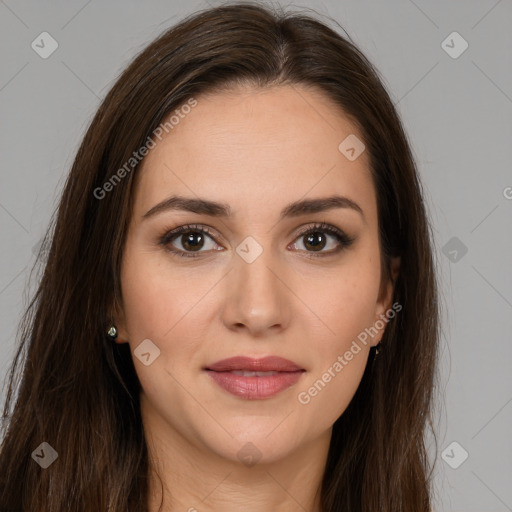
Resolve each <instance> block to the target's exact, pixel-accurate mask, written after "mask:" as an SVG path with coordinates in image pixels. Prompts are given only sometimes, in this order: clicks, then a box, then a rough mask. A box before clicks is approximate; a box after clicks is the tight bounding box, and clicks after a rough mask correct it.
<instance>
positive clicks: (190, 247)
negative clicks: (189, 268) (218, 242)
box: [160, 225, 219, 258]
mask: <svg viewBox="0 0 512 512" xmlns="http://www.w3.org/2000/svg"><path fill="white" fill-rule="evenodd" d="M185 235H186V236H185ZM206 238H209V239H210V240H211V241H213V238H212V237H211V235H210V231H209V229H208V228H207V227H205V226H203V227H199V226H197V225H186V226H180V227H179V228H176V229H173V230H172V231H169V232H167V233H166V234H165V235H164V236H163V237H162V238H161V239H160V244H161V245H163V246H165V247H166V248H167V250H168V251H170V252H171V253H174V254H175V255H177V256H183V257H188V258H194V257H196V254H194V253H198V252H205V251H201V250H200V249H202V248H203V247H204V243H205V239H206ZM175 239H176V240H177V241H179V243H180V245H181V246H182V249H180V248H177V249H176V246H173V247H174V248H173V247H170V246H169V245H172V244H173V242H174V240H175ZM214 245H215V244H214ZM214 250H219V249H214Z"/></svg>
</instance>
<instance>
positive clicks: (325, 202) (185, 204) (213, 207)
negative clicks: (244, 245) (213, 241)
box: [142, 195, 366, 222]
mask: <svg viewBox="0 0 512 512" xmlns="http://www.w3.org/2000/svg"><path fill="white" fill-rule="evenodd" d="M334 208H349V209H352V210H354V211H356V212H358V213H359V214H360V215H361V216H362V217H363V219H364V220H365V222H366V219H365V217H364V213H363V210H362V208H361V207H360V206H359V205H358V204H357V203H356V202H354V201H352V200H351V199H349V198H348V197H345V196H339V195H334V196H329V197H320V198H317V199H304V200H301V201H296V202H293V203H290V204H288V205H287V206H285V207H284V208H283V210H282V211H281V214H280V220H283V219H285V218H288V217H299V216H300V215H305V214H311V213H318V212H324V211H327V210H332V209H334ZM169 210H182V211H187V212H192V213H198V214H202V215H209V216H211V217H222V218H227V217H230V216H232V214H233V212H232V210H231V207H230V206H229V205H228V204H226V203H218V202H215V201H209V200H207V199H201V198H188V197H183V196H171V197H168V198H167V199H164V200H163V201H161V202H160V203H158V204H156V205H155V206H153V207H152V208H151V209H150V210H148V211H147V212H146V213H145V214H144V215H143V216H142V219H143V220H144V219H147V218H149V217H153V216H154V215H157V214H159V213H162V212H165V211H169Z"/></svg>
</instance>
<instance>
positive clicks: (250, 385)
mask: <svg viewBox="0 0 512 512" xmlns="http://www.w3.org/2000/svg"><path fill="white" fill-rule="evenodd" d="M204 371H205V372H206V373H207V374H208V375H209V376H210V377H211V379H212V380H213V381H214V382H215V383H216V384H217V385H218V386H220V387H221V388H222V389H224V390H225V391H227V392H228V393H230V394H232V395H234V396H237V397H239V398H244V399H246V400H262V399H265V398H270V397H273V396H275V395H277V394H279V393H281V392H282V391H284V390H285V389H288V388H290V387H291V386H293V385H294V384H296V383H297V381H298V380H299V379H300V378H301V376H302V374H303V373H304V372H305V371H306V370H305V369H304V368H301V367H300V366H298V365H297V364H295V363H293V362H292V361H289V360H288V359H283V358H282V357H277V356H270V357H264V358H262V359H253V358H249V357H243V356H239V357H232V358H229V359H223V360H222V361H217V362H216V363H214V364H212V365H209V366H207V367H205V368H204Z"/></svg>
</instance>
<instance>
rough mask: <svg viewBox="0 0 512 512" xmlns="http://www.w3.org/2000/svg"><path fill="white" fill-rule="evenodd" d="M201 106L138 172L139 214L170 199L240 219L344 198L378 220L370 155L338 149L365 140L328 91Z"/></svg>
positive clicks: (282, 90) (294, 91)
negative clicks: (218, 206)
mask: <svg viewBox="0 0 512 512" xmlns="http://www.w3.org/2000/svg"><path fill="white" fill-rule="evenodd" d="M195 99H196V101H197V104H196V106H194V107H193V108H191V109H187V110H186V112H187V113H186V114H184V113H183V112H182V113H181V115H180V116H176V115H175V117H174V118H173V121H174V122H173V128H172V130H170V131H169V133H168V134H166V135H164V137H163V138H162V140H161V141H158V140H155V142H156V147H155V148H154V149H152V150H151V151H150V152H149V154H148V155H147V156H146V157H145V159H144V161H143V162H142V165H141V168H140V169H139V170H138V171H137V172H138V176H137V186H136V192H135V206H134V208H135V210H136V213H138V214H143V213H144V212H145V211H147V210H148V209H149V208H151V206H153V205H154V204H156V203H157V202H159V201H161V200H162V199H165V198H166V197H167V196H169V195H171V194H180V195H186V196H189V197H194V196H198V197H206V198H211V199H214V200H218V201H222V202H226V203H228V204H230V205H231V206H232V211H233V215H234V216H236V214H237V212H243V214H244V215H245V214H246V213H251V212H252V213H254V214H258V213H260V214H261V210H262V208H263V209H265V210H272V211H274V210H275V212H276V213H277V212H278V211H281V207H282V205H284V204H288V203H289V202H291V201H295V200H297V199H300V198H303V197H317V196H326V195H332V194H334V193H338V194H340V195H344V196H347V197H349V198H351V199H353V200H354V201H356V202H357V203H358V204H360V205H361V207H362V208H363V209H364V210H365V215H367V216H370V217H371V216H375V215H376V208H375V201H376V199H375V191H374V186H373V182H372V178H371V173H370V168H369V158H368V155H367V153H366V151H363V152H362V154H361V155H360V156H359V157H358V158H357V159H355V160H353V161H350V160H349V159H348V158H347V157H346V156H345V155H344V154H343V153H342V152H341V151H340V149H339V146H340V143H341V142H342V141H344V140H345V139H346V138H347V137H353V136H356V137H357V138H358V139H359V140H362V135H361V134H360V132H359V130H358V128H357V126H356V125H355V123H353V122H352V121H351V120H350V119H349V118H348V117H347V116H346V115H345V114H344V113H343V111H342V110H341V108H340V107H338V106H337V105H336V104H334V103H333V102H332V100H330V99H329V98H328V97H327V96H325V95H324V93H322V92H321V91H318V90H316V89H307V88H305V87H303V86H298V85H293V86H290V85H287V86H278V87H272V88H268V89H257V88H249V87H247V88H245V87H244V88H241V87H240V88H236V89H232V90H229V91H225V92H217V93H208V94H203V95H199V96H197V97H196V98H195ZM171 115H172V114H171ZM169 117H170V116H169ZM178 119H179V120H178ZM177 120H178V122H176V121H177ZM349 140H351V139H349ZM143 210H144V211H143ZM366 212H367V213H366Z"/></svg>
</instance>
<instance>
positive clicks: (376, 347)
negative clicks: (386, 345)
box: [375, 341, 382, 357]
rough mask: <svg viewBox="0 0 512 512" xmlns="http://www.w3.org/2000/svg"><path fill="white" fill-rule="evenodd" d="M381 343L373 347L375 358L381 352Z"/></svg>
mask: <svg viewBox="0 0 512 512" xmlns="http://www.w3.org/2000/svg"><path fill="white" fill-rule="evenodd" d="M381 345H382V343H381V342H380V341H379V343H377V345H375V357H377V356H378V355H379V353H380V351H381V350H382V347H381Z"/></svg>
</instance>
